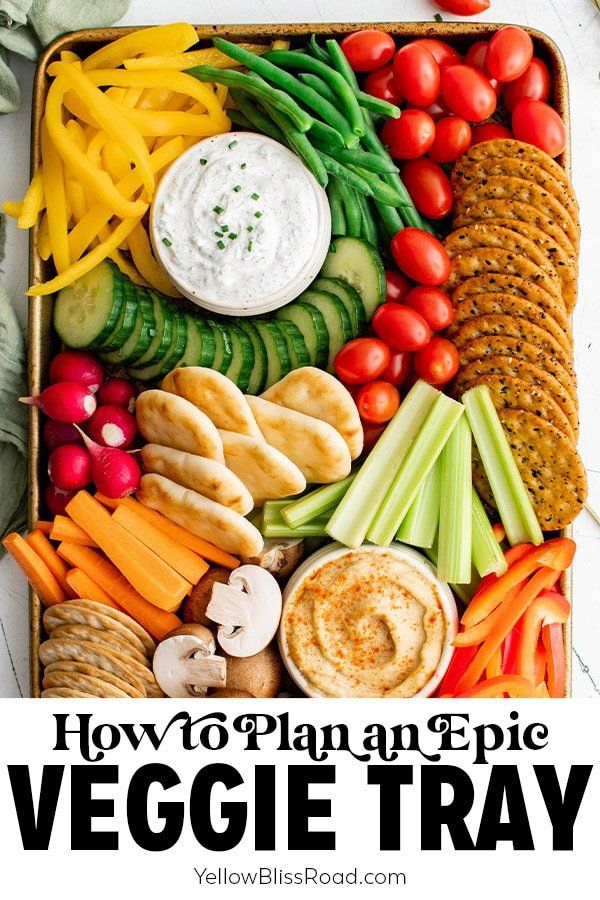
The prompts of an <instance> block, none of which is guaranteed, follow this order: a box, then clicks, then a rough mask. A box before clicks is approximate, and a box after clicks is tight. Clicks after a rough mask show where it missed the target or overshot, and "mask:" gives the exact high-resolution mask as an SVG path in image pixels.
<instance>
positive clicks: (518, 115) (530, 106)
mask: <svg viewBox="0 0 600 900" xmlns="http://www.w3.org/2000/svg"><path fill="white" fill-rule="evenodd" d="M512 130H513V133H514V135H515V137H516V139H517V140H518V141H525V143H526V144H533V145H534V146H535V147H539V148H540V150H545V152H546V153H547V154H548V155H549V156H559V154H561V153H562V152H563V150H564V149H565V147H566V146H567V131H566V128H565V125H564V122H563V120H562V119H561V117H560V116H559V114H558V113H557V112H556V110H555V109H552V107H551V106H548V104H547V103H542V101H541V100H521V101H520V103H518V104H517V106H516V108H515V111H514V112H513V114H512Z"/></svg>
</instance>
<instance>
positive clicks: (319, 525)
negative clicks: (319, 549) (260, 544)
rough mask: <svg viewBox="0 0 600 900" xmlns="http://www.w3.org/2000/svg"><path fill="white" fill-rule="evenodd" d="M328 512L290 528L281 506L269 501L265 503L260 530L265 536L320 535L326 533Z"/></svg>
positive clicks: (293, 536)
mask: <svg viewBox="0 0 600 900" xmlns="http://www.w3.org/2000/svg"><path fill="white" fill-rule="evenodd" d="M329 518H330V516H329V513H325V514H323V515H321V516H317V518H315V519H312V520H311V521H310V522H307V523H306V524H305V525H300V526H299V527H298V528H290V526H289V525H288V524H287V522H286V521H285V519H284V518H283V516H282V507H279V508H278V507H277V506H274V505H272V504H271V503H269V504H265V508H264V510H263V520H262V524H261V531H262V534H263V536H264V537H267V538H295V537H322V536H324V535H325V534H326V532H325V527H326V525H327V523H328V522H329Z"/></svg>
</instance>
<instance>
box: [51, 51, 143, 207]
mask: <svg viewBox="0 0 600 900" xmlns="http://www.w3.org/2000/svg"><path fill="white" fill-rule="evenodd" d="M48 74H49V75H50V76H51V77H56V78H58V79H59V80H60V81H61V82H63V83H64V84H66V85H68V87H69V88H70V89H71V90H72V91H73V92H74V93H75V94H76V95H77V96H78V97H79V98H80V100H82V101H83V102H84V103H85V105H86V106H87V108H88V109H89V111H90V113H91V114H92V116H93V117H94V119H95V120H96V122H97V123H98V126H99V128H100V129H103V130H104V131H106V133H107V135H109V136H110V137H111V138H112V139H113V140H114V141H116V142H117V144H118V145H119V146H120V147H121V148H122V150H124V152H125V153H127V155H128V157H129V158H130V159H131V160H132V161H133V163H134V165H135V166H136V167H137V168H138V169H139V170H140V172H141V175H142V182H143V184H144V187H145V188H146V190H147V191H148V192H149V194H150V196H152V194H153V193H154V175H153V174H152V168H151V166H150V155H149V153H148V148H147V147H146V144H145V143H144V141H143V139H142V136H141V135H140V134H139V132H138V131H137V130H136V129H135V128H134V127H133V126H132V125H131V123H130V122H128V121H127V119H126V118H125V117H124V116H122V115H121V114H120V112H119V110H120V106H119V105H118V104H116V103H114V102H112V101H111V100H110V98H108V97H107V96H106V95H105V94H104V93H103V92H102V91H101V90H100V88H99V87H97V86H96V85H95V84H94V83H93V81H92V80H91V79H90V78H88V77H87V76H86V75H84V73H83V72H82V71H81V69H78V68H77V67H76V66H72V65H69V64H68V63H61V62H57V63H52V65H51V66H49V67H48Z"/></svg>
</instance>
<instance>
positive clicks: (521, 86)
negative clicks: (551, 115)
mask: <svg viewBox="0 0 600 900" xmlns="http://www.w3.org/2000/svg"><path fill="white" fill-rule="evenodd" d="M551 87H552V79H551V77H550V70H549V69H548V66H547V65H546V63H545V62H544V60H543V59H538V57H537V56H534V57H533V59H532V60H531V63H530V64H529V67H528V68H527V69H525V71H524V72H523V74H522V75H520V76H519V77H518V78H516V79H515V80H514V81H511V82H509V84H505V85H504V90H503V91H502V96H503V98H504V105H505V106H506V108H507V110H508V111H509V112H512V111H513V110H514V108H515V107H516V105H517V103H519V102H520V101H521V100H542V102H544V103H545V102H546V101H547V100H548V98H549V96H550V89H551Z"/></svg>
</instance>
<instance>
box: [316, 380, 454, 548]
mask: <svg viewBox="0 0 600 900" xmlns="http://www.w3.org/2000/svg"><path fill="white" fill-rule="evenodd" d="M438 396H440V393H439V391H436V389H435V388H432V387H431V386H430V385H428V384H426V383H425V382H424V381H417V383H416V384H415V385H414V387H412V388H411V390H410V391H409V392H408V394H407V395H406V397H405V398H404V400H403V401H402V404H401V406H400V409H399V410H398V412H397V413H396V415H395V416H394V418H393V419H392V421H391V422H390V423H389V425H388V426H387V428H386V429H385V431H384V432H383V434H382V435H381V437H380V438H379V440H378V441H377V443H376V444H375V446H374V447H373V449H372V450H371V452H370V453H369V455H368V456H367V458H366V460H365V461H364V463H363V465H362V467H361V468H360V470H359V472H358V474H357V475H356V478H355V479H354V481H353V482H352V484H351V485H350V487H349V488H348V492H347V493H346V495H345V497H344V498H343V500H342V501H341V503H340V505H339V506H338V508H337V509H336V511H335V512H334V514H333V516H332V517H331V519H330V521H329V525H328V526H327V534H328V535H329V536H330V537H332V538H333V539H334V540H336V541H340V543H342V544H345V545H346V546H348V547H360V545H361V544H362V542H363V541H364V539H365V536H366V534H367V531H368V530H369V526H370V524H371V522H372V521H373V518H374V516H375V513H376V512H377V510H378V508H379V506H380V504H381V501H382V500H383V498H384V497H385V494H386V491H387V490H388V488H389V486H390V485H391V483H392V481H393V480H394V476H395V475H396V473H397V472H398V470H399V468H400V466H401V465H402V462H403V460H404V458H405V456H406V454H407V453H408V451H409V450H410V447H411V445H412V443H413V441H414V439H415V437H416V436H417V434H418V432H419V429H420V428H421V425H422V424H423V421H424V420H425V417H426V416H427V414H428V412H429V410H430V409H431V407H432V406H433V404H434V402H435V400H436V399H437V397H438Z"/></svg>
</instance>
